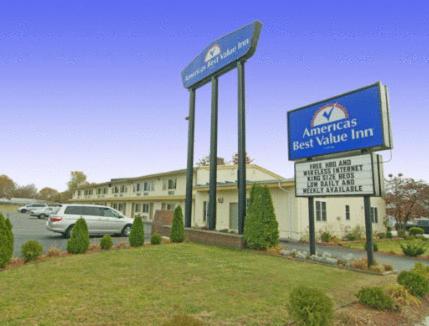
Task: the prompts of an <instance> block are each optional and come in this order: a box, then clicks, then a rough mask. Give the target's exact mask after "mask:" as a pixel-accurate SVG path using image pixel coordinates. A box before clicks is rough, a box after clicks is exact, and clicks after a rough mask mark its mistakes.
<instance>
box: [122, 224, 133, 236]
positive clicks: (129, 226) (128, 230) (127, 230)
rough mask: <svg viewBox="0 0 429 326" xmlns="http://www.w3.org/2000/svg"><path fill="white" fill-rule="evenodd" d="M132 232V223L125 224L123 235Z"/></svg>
mask: <svg viewBox="0 0 429 326" xmlns="http://www.w3.org/2000/svg"><path fill="white" fill-rule="evenodd" d="M130 233H131V225H130V224H128V225H125V226H124V228H123V229H122V233H121V235H122V236H123V237H128V236H129V235H130Z"/></svg>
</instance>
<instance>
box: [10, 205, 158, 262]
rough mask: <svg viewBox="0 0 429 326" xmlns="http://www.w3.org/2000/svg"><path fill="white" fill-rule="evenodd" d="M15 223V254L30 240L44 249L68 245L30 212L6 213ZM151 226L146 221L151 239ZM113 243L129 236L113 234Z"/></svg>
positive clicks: (92, 239)
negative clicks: (37, 242)
mask: <svg viewBox="0 0 429 326" xmlns="http://www.w3.org/2000/svg"><path fill="white" fill-rule="evenodd" d="M5 215H6V216H7V217H9V219H10V221H11V222H12V225H13V234H14V237H15V243H14V256H16V257H20V256H21V246H22V245H23V244H24V243H25V242H26V241H28V240H37V241H39V242H40V243H41V244H42V246H43V249H44V251H45V252H46V251H47V250H48V249H49V248H50V247H57V248H60V249H63V250H65V249H66V247H67V239H65V238H64V237H63V236H62V235H61V234H59V233H54V232H51V231H49V230H47V229H46V220H44V219H40V220H39V219H38V218H37V217H34V216H30V215H29V214H21V213H6V214H5ZM150 233H151V226H150V224H147V223H145V237H146V240H149V239H150ZM100 239H101V237H99V236H98V237H91V238H90V241H91V243H99V242H100ZM112 240H113V243H114V244H116V243H120V242H128V238H126V237H121V236H112Z"/></svg>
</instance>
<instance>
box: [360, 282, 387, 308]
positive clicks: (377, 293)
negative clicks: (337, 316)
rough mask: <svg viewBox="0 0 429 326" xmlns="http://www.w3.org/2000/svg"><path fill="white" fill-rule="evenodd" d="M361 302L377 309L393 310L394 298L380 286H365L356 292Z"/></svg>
mask: <svg viewBox="0 0 429 326" xmlns="http://www.w3.org/2000/svg"><path fill="white" fill-rule="evenodd" d="M356 297H357V298H358V300H359V302H360V303H362V304H364V305H367V306H369V307H371V308H374V309H377V310H393V309H394V302H393V299H392V298H391V297H390V296H388V295H387V294H386V293H384V290H383V289H382V288H380V287H364V288H362V289H360V290H359V292H358V293H357V294H356Z"/></svg>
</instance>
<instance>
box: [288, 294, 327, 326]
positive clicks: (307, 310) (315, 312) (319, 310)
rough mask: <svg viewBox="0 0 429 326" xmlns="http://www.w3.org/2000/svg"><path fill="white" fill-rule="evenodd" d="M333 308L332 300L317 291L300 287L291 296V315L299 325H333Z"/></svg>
mask: <svg viewBox="0 0 429 326" xmlns="http://www.w3.org/2000/svg"><path fill="white" fill-rule="evenodd" d="M333 307H334V305H333V303H332V300H331V299H330V298H329V297H328V296H327V295H326V294H324V293H323V292H321V291H320V290H317V289H313V288H308V287H305V286H300V287H297V288H295V289H293V290H292V291H291V293H290V295H289V305H288V308H289V313H290V315H291V317H292V318H293V319H294V320H295V322H296V324H297V325H303V326H325V325H331V324H332V319H333Z"/></svg>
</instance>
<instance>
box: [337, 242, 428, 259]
mask: <svg viewBox="0 0 429 326" xmlns="http://www.w3.org/2000/svg"><path fill="white" fill-rule="evenodd" d="M374 242H375V243H377V246H378V251H380V252H387V253H391V254H396V255H404V253H403V252H402V249H401V246H400V243H401V242H405V240H398V239H383V240H378V241H377V240H375V241H374ZM341 244H342V246H344V247H347V248H357V249H364V244H365V240H362V241H359V242H342V243H341ZM427 254H428V250H426V253H425V254H423V256H426V255H427Z"/></svg>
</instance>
